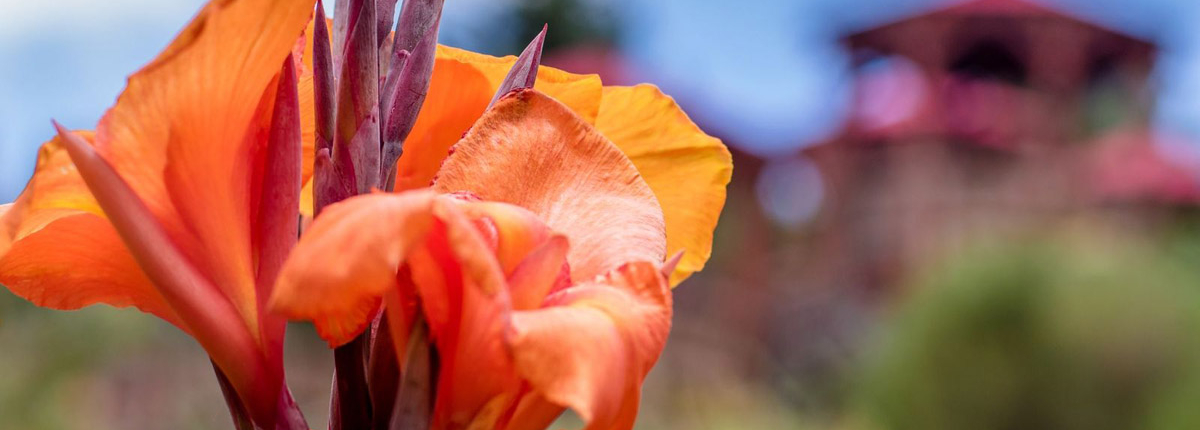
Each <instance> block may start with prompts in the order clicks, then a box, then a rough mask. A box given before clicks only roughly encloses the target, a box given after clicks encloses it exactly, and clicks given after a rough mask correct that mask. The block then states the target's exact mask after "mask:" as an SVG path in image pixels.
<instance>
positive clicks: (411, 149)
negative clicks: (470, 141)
mask: <svg viewBox="0 0 1200 430" xmlns="http://www.w3.org/2000/svg"><path fill="white" fill-rule="evenodd" d="M438 52H439V53H441V52H442V49H441V48H440V47H439V50H438ZM488 85H489V84H488V81H487V79H485V78H484V76H483V74H481V73H480V72H479V71H478V70H476V69H475V68H473V67H471V66H469V65H466V64H463V63H461V62H458V61H454V60H450V59H446V58H441V57H440V56H439V58H438V59H437V60H436V61H435V62H434V64H433V77H432V79H431V80H430V81H429V94H428V95H427V96H426V97H425V103H424V104H423V105H421V113H420V115H418V116H417V122H416V124H414V125H413V129H412V131H411V132H410V133H409V134H408V138H407V139H405V140H404V150H403V151H404V152H402V153H401V155H400V160H399V162H398V163H397V167H396V190H411V189H416V188H423V187H428V186H429V184H430V183H431V182H432V181H433V176H434V174H436V173H437V170H438V168H439V167H441V165H442V160H445V159H446V155H448V154H449V153H450V146H452V145H454V142H457V141H458V139H460V138H462V135H463V133H466V132H467V129H469V128H471V124H474V123H475V120H476V119H479V116H480V115H483V111H484V109H486V108H487V105H488V101H489V100H491V97H492V93H491V88H490V87H489V86H488Z"/></svg>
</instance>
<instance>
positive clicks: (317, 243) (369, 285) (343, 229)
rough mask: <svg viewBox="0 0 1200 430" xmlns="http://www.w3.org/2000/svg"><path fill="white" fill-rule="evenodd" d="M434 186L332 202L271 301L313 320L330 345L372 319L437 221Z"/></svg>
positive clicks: (285, 271)
mask: <svg viewBox="0 0 1200 430" xmlns="http://www.w3.org/2000/svg"><path fill="white" fill-rule="evenodd" d="M433 200H434V194H433V193H431V192H428V191H413V192H409V193H402V194H369V195H363V196H358V197H353V198H350V199H347V200H345V201H342V202H340V203H337V204H333V205H330V206H329V207H327V208H325V210H324V211H323V212H321V216H319V217H317V219H316V220H315V221H314V222H313V223H312V225H311V226H310V228H309V229H308V231H307V232H305V234H304V236H302V237H301V238H300V242H299V243H298V244H297V245H296V248H295V249H293V251H292V254H291V255H290V256H289V257H288V260H287V262H286V263H284V266H283V270H282V271H281V272H280V275H279V281H278V282H277V283H276V286H275V292H274V293H273V295H272V297H271V304H270V307H271V309H274V310H275V311H277V312H280V313H282V314H284V315H286V316H287V317H289V318H292V319H305V320H312V321H313V322H314V323H315V324H316V326H317V331H318V333H319V334H320V335H321V337H322V338H323V339H325V340H326V341H328V342H329V343H330V345H332V346H337V345H341V344H343V343H346V342H347V341H349V340H350V339H353V338H354V336H356V335H357V334H358V333H360V332H362V330H363V329H364V328H365V327H366V325H367V323H368V322H369V321H370V318H371V316H372V312H373V311H374V310H375V308H376V306H377V305H378V303H379V300H380V298H381V297H382V296H383V295H384V293H385V292H386V291H387V290H388V288H391V287H393V286H395V284H396V271H397V269H398V268H399V266H400V263H401V262H403V261H404V259H405V258H406V257H407V255H408V254H409V252H411V251H412V250H413V249H414V248H416V247H418V246H419V245H420V244H421V243H423V241H424V239H425V236H426V234H427V232H428V230H429V228H430V223H431V210H432V209H431V207H432V204H433Z"/></svg>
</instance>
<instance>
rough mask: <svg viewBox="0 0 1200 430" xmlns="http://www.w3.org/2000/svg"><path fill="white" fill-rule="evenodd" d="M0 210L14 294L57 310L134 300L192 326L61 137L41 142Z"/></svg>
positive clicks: (1, 259) (3, 260) (1, 260)
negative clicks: (152, 278) (127, 240)
mask: <svg viewBox="0 0 1200 430" xmlns="http://www.w3.org/2000/svg"><path fill="white" fill-rule="evenodd" d="M78 134H79V135H80V136H81V137H83V138H84V139H85V140H89V141H90V140H91V139H92V133H91V132H88V131H81V132H79V133H78ZM0 212H2V213H0V284H3V285H5V286H7V287H8V288H9V290H11V291H12V292H13V293H14V294H16V295H18V296H21V297H23V298H25V299H27V300H29V301H31V302H33V303H34V304H36V305H38V306H45V307H49V308H54V309H78V308H81V307H84V306H89V305H92V304H97V303H105V304H109V305H112V306H116V307H125V306H134V307H137V308H138V309H141V310H142V311H144V312H148V313H151V314H154V315H157V316H159V317H161V318H163V319H165V320H167V321H169V322H171V323H172V324H175V325H176V326H179V327H180V328H183V329H184V330H185V331H186V327H185V326H184V325H183V324H181V323H180V320H179V317H178V316H177V315H176V314H175V312H174V311H172V310H171V309H170V308H169V307H168V306H167V304H166V302H165V301H164V300H163V298H162V296H161V295H160V294H159V293H158V291H157V290H155V289H154V287H153V286H152V285H151V284H150V282H149V280H147V279H146V276H145V275H144V274H143V273H142V271H141V269H140V268H139V267H138V266H137V262H136V261H135V260H134V259H133V257H132V256H131V255H130V254H129V251H128V250H127V249H126V248H125V245H124V244H123V243H122V242H121V239H120V237H118V236H117V234H116V231H115V230H113V227H112V225H111V224H109V223H108V221H107V220H106V219H105V218H104V215H103V211H101V210H100V207H99V205H98V204H97V203H96V200H95V198H93V197H92V195H91V193H90V192H88V189H87V185H85V184H84V183H83V179H82V178H80V176H79V172H78V171H77V170H76V169H75V165H74V164H73V163H71V158H70V156H69V155H68V154H67V151H66V150H65V149H64V148H63V147H62V142H61V138H60V137H58V136H56V137H55V138H54V139H53V140H51V141H49V142H46V143H45V144H43V145H42V148H41V150H40V151H39V153H38V161H37V167H36V168H35V170H34V173H33V177H32V178H31V179H30V180H29V184H28V185H27V186H26V187H25V190H24V191H23V192H22V193H21V195H20V197H18V198H17V201H16V202H14V203H13V204H10V205H4V209H3V210H0Z"/></svg>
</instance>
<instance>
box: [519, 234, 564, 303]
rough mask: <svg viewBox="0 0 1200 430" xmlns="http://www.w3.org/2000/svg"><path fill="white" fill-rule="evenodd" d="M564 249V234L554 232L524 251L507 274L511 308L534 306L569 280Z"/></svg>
mask: <svg viewBox="0 0 1200 430" xmlns="http://www.w3.org/2000/svg"><path fill="white" fill-rule="evenodd" d="M567 250H568V247H567V237H566V236H562V235H554V236H552V237H550V238H549V239H547V240H546V241H544V242H542V244H541V246H538V247H537V248H536V249H534V250H533V251H532V252H529V253H528V255H526V257H525V259H524V260H522V261H521V264H519V265H518V266H517V267H516V269H515V270H513V273H512V275H510V276H509V278H508V284H509V287H508V290H509V295H511V296H512V303H513V309H517V310H525V309H537V308H539V307H541V306H542V300H544V299H545V298H546V295H548V294H550V292H551V291H553V290H555V289H558V288H562V287H565V285H562V284H563V283H566V282H570V279H569V276H570V272H569V271H565V270H566V268H565V267H564V264H565V263H566V262H567ZM564 271H565V272H564ZM564 275H566V278H564Z"/></svg>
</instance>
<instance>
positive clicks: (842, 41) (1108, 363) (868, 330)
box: [0, 0, 1200, 430]
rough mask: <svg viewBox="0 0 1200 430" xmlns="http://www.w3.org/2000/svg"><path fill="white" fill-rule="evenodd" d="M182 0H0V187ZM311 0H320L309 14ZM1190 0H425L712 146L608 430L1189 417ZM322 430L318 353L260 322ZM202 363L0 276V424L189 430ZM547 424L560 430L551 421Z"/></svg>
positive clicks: (168, 23)
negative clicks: (628, 390)
mask: <svg viewBox="0 0 1200 430" xmlns="http://www.w3.org/2000/svg"><path fill="white" fill-rule="evenodd" d="M201 3H202V1H201V0H113V1H107V2H96V1H91V0H39V1H32V0H0V11H3V13H2V14H0V201H11V200H12V199H14V198H15V197H16V196H17V195H18V194H19V193H20V191H21V189H22V187H23V186H24V184H25V182H26V180H27V179H28V177H29V175H30V174H31V172H32V169H33V163H34V160H35V155H36V150H37V147H38V145H39V144H40V143H41V142H43V141H45V140H46V139H48V138H49V137H50V136H51V134H52V129H51V127H50V124H49V119H50V118H55V119H58V120H59V121H60V122H62V123H64V124H66V125H68V126H71V127H77V128H88V127H91V126H92V125H93V124H95V123H96V121H97V120H98V119H99V117H100V116H101V115H102V114H103V112H104V110H105V109H106V108H107V107H108V106H109V105H110V104H111V103H112V102H113V100H115V98H116V96H117V94H118V93H119V92H120V90H121V89H122V88H123V86H124V77H125V76H126V75H127V74H129V73H131V72H132V71H134V70H136V69H137V68H138V67H139V66H140V65H141V64H143V63H145V62H146V61H148V60H149V59H150V58H152V57H153V56H154V55H155V54H156V53H157V52H158V51H159V50H160V49H161V48H162V47H163V46H165V45H166V43H167V42H168V41H169V40H170V39H171V38H172V37H173V36H174V34H175V32H176V31H177V30H178V29H179V28H181V27H182V26H183V25H184V24H185V23H186V22H187V21H188V20H189V19H190V18H191V16H192V15H193V14H194V12H195V11H196V10H198V9H199V6H200V4H201ZM329 7H330V9H332V1H331V2H330V4H329ZM1196 22H1200V3H1197V2H1193V1H1190V0H966V1H945V0H890V1H888V0H873V1H869V0H748V1H725V0H611V1H604V0H526V1H518V0H450V1H448V2H447V5H446V10H445V16H444V21H443V24H442V34H441V35H440V37H441V39H440V41H441V42H442V43H445V44H449V45H453V46H458V47H463V48H468V49H472V50H476V51H482V52H486V53H491V54H496V55H503V54H514V53H517V52H519V51H520V50H521V48H522V47H523V46H524V45H525V43H526V42H527V41H528V39H529V38H530V37H532V36H533V34H535V33H536V32H537V31H538V30H540V28H541V25H542V24H543V23H548V24H549V30H550V31H549V37H548V39H547V43H546V50H545V57H544V63H545V64H547V65H551V66H556V67H560V68H563V69H566V70H569V71H572V72H578V73H598V74H600V75H601V77H602V78H603V79H604V81H605V82H606V83H608V84H632V83H638V82H651V83H654V84H657V85H658V86H660V87H661V88H662V89H663V90H664V91H665V92H666V93H667V94H670V95H672V96H674V97H675V98H676V100H677V101H678V102H679V103H680V104H681V105H682V106H683V108H684V109H685V110H686V111H687V112H688V113H689V114H690V115H691V116H692V118H693V119H694V120H695V121H696V122H697V123H698V124H699V125H700V127H701V128H703V129H704V130H706V131H708V132H709V133H710V134H713V135H715V136H718V137H720V138H722V139H723V140H724V141H725V142H726V143H727V144H728V145H729V146H730V149H731V151H732V152H733V154H734V165H735V169H734V177H733V182H732V183H731V184H730V186H729V197H728V201H727V203H726V207H725V212H724V214H723V215H722V219H721V223H720V225H719V227H718V228H717V231H716V244H715V246H714V249H715V250H714V254H713V258H712V261H711V262H710V263H709V266H708V268H707V269H706V270H705V271H704V272H702V273H700V274H698V275H696V276H694V277H693V278H692V279H690V280H689V281H687V282H686V283H685V284H683V285H682V286H681V287H680V288H678V289H677V290H675V300H676V302H675V303H676V316H675V321H674V329H673V331H672V333H671V338H670V340H669V342H668V345H667V348H666V351H665V353H664V355H663V357H662V359H661V361H660V363H659V365H658V366H657V367H656V369H655V370H654V371H653V372H652V373H651V375H650V377H649V379H648V381H647V385H646V387H645V398H644V400H643V406H642V413H641V417H640V419H639V423H638V428H639V429H671V430H675V429H678V430H691V429H714V430H721V429H785V428H786V429H792V428H797V429H864V430H866V429H964V428H977V429H989V428H991V429H1014V428H1041V429H1109V428H1111V429H1127V428H1151V429H1158V428H1161V429H1179V428H1200V412H1197V411H1196V410H1197V408H1195V405H1197V404H1200V336H1197V333H1198V331H1200V265H1197V264H1196V263H1197V262H1200V211H1198V210H1197V208H1198V205H1197V204H1198V203H1200V102H1198V101H1197V100H1200V26H1197V25H1195V24H1194V23H1196ZM287 348H288V350H289V351H288V355H287V357H288V359H289V362H288V372H289V375H288V376H289V381H290V384H291V386H292V389H293V391H294V392H295V394H296V397H297V398H298V400H299V401H300V402H301V403H302V407H303V409H304V411H305V413H306V414H307V416H308V418H309V423H310V424H311V425H312V426H313V427H314V428H323V427H324V426H325V421H326V415H327V404H328V388H329V380H330V370H331V369H332V367H331V363H332V358H331V354H330V352H329V351H327V350H326V349H325V347H324V345H323V343H321V342H320V341H319V339H317V338H316V336H315V334H314V333H313V332H312V330H311V327H309V326H307V325H303V324H295V325H294V326H293V327H292V329H291V330H290V332H289V339H288V345H287ZM211 372H212V371H211V368H210V365H209V363H208V361H207V359H206V358H205V357H204V355H203V352H202V350H201V349H200V348H199V347H198V346H197V345H195V344H194V342H192V341H191V340H190V339H188V338H187V337H186V336H184V335H183V334H182V333H179V332H178V331H177V330H175V329H173V328H171V327H170V326H168V325H167V324H166V323H163V322H160V321H158V320H157V319H154V318H152V317H149V316H146V315H142V314H140V313H138V312H137V311H134V310H128V309H123V310H118V309H111V308H107V307H93V308H88V309H84V310H81V311H76V312H56V311H50V310H44V309H39V308H35V307H33V306H31V305H29V304H28V303H26V302H24V301H22V300H20V299H18V298H16V297H14V296H12V295H11V294H9V293H8V292H7V291H0V429H8V428H12V429H161V428H180V429H219V428H228V427H229V424H228V422H229V421H228V415H227V412H226V411H225V409H224V403H223V401H222V399H221V396H220V392H219V390H218V388H217V386H216V384H215V383H214V382H213V379H212V373H211ZM571 422H572V421H571V418H570V417H567V418H565V419H564V421H563V423H564V425H567V426H570V425H571Z"/></svg>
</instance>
